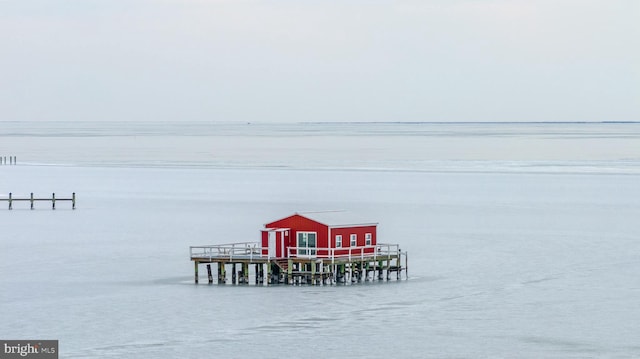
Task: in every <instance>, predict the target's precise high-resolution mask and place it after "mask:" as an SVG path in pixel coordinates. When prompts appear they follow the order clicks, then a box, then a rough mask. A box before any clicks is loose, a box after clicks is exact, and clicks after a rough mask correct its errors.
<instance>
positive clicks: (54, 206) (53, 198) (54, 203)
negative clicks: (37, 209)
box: [51, 193, 56, 209]
mask: <svg viewBox="0 0 640 359" xmlns="http://www.w3.org/2000/svg"><path fill="white" fill-rule="evenodd" d="M51 209H56V194H55V193H52V194H51Z"/></svg>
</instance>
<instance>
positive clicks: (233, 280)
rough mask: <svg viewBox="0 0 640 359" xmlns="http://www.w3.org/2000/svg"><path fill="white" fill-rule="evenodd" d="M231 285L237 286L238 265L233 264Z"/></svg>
mask: <svg viewBox="0 0 640 359" xmlns="http://www.w3.org/2000/svg"><path fill="white" fill-rule="evenodd" d="M231 268H232V270H231V284H236V280H237V276H238V273H237V272H236V264H235V263H231Z"/></svg>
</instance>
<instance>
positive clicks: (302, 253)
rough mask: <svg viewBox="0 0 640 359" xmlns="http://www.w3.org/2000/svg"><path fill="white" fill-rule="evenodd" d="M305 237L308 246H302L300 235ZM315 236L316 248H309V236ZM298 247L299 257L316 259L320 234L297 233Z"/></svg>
mask: <svg viewBox="0 0 640 359" xmlns="http://www.w3.org/2000/svg"><path fill="white" fill-rule="evenodd" d="M301 234H302V235H305V239H304V240H305V243H306V246H304V247H302V246H300V235H301ZM310 234H313V241H314V246H313V247H311V246H309V235H310ZM296 247H297V248H298V257H314V256H315V255H316V248H318V233H317V232H306V231H300V232H297V233H296Z"/></svg>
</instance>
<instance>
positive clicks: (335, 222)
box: [296, 211, 378, 227]
mask: <svg viewBox="0 0 640 359" xmlns="http://www.w3.org/2000/svg"><path fill="white" fill-rule="evenodd" d="M296 214H297V215H299V216H302V217H305V218H308V219H310V220H312V221H316V222H319V223H322V224H324V225H326V226H329V227H363V226H376V225H378V222H374V221H370V220H366V219H364V218H362V217H359V216H357V215H354V214H352V213H350V212H347V211H318V212H296Z"/></svg>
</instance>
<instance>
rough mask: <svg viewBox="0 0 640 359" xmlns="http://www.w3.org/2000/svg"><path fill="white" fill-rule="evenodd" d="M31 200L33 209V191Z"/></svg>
mask: <svg viewBox="0 0 640 359" xmlns="http://www.w3.org/2000/svg"><path fill="white" fill-rule="evenodd" d="M30 202H31V209H33V192H31V200H30Z"/></svg>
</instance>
